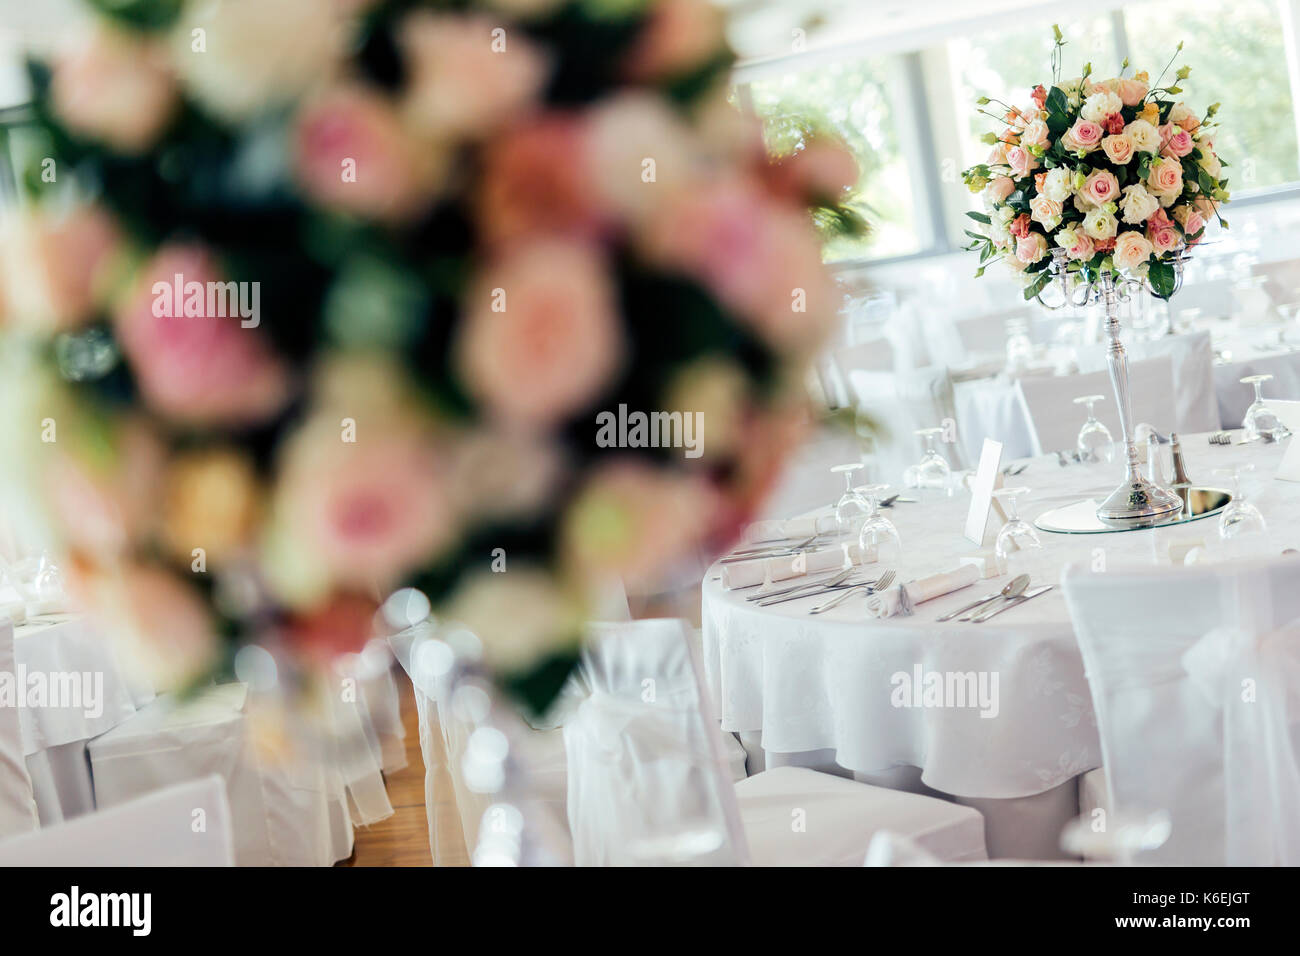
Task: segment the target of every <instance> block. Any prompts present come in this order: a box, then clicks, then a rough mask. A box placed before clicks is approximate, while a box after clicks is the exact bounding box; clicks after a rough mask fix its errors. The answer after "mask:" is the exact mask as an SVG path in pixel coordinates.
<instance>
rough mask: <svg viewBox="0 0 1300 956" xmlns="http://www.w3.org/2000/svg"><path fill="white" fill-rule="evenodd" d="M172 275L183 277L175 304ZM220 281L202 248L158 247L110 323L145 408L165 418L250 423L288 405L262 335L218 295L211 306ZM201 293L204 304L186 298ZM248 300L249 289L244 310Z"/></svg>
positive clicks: (283, 377) (285, 386)
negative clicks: (211, 310)
mask: <svg viewBox="0 0 1300 956" xmlns="http://www.w3.org/2000/svg"><path fill="white" fill-rule="evenodd" d="M177 275H179V276H181V277H182V280H181V281H182V292H183V295H182V297H181V298H180V300H179V301H176V300H177V296H176V295H175V292H174V289H175V281H176V276H177ZM223 280H224V277H223V276H222V275H221V273H220V271H219V269H218V268H217V263H216V261H215V260H214V259H213V256H212V254H211V253H210V252H209V251H208V250H207V249H205V248H204V247H203V246H199V245H167V246H163V247H162V248H160V249H159V250H158V251H157V253H155V255H154V257H153V259H151V260H150V261H149V262H148V263H147V264H146V265H145V266H144V268H142V269H141V270H140V273H139V275H138V277H137V280H136V284H135V290H134V292H132V293H131V294H130V295H128V296H127V297H126V299H125V300H124V301H123V303H122V306H121V308H119V309H118V311H117V313H116V315H115V316H114V325H115V328H116V331H117V338H118V342H119V344H120V345H121V347H122V352H123V353H124V354H125V356H126V360H127V362H128V364H129V365H130V366H131V369H132V371H134V372H135V377H136V383H137V384H138V385H139V387H140V391H141V393H142V394H143V396H144V399H145V402H146V404H148V405H149V406H150V407H151V408H152V409H153V410H154V411H155V412H157V413H159V414H160V415H162V416H164V417H165V418H170V419H173V420H175V421H181V422H186V423H189V424H195V425H247V424H254V423H257V422H262V421H265V420H266V419H268V418H270V417H271V416H272V415H274V414H275V413H276V412H278V411H279V410H280V409H281V408H282V407H283V406H284V404H285V402H286V401H287V400H288V399H289V393H290V388H289V380H288V375H287V373H286V371H285V368H284V366H283V365H282V364H281V362H280V360H279V359H278V358H277V357H276V356H275V355H274V354H273V353H272V351H271V349H270V346H269V345H268V344H267V342H266V340H265V338H264V337H263V332H262V330H261V329H258V328H255V327H248V328H245V327H243V325H242V323H243V322H244V321H245V320H244V319H242V318H241V316H240V315H239V314H238V312H237V311H236V310H232V309H231V308H230V306H229V304H228V303H229V297H228V296H225V294H224V293H222V298H221V299H220V302H218V301H217V296H216V295H215V294H214V290H215V289H216V288H217V286H216V285H214V284H215V283H221V282H222V281H223ZM195 283H197V284H198V286H194V284H195ZM200 287H201V288H202V289H203V290H204V294H203V297H202V299H201V300H200V299H199V298H198V296H197V295H195V296H194V297H193V298H191V291H192V290H193V289H196V288H200ZM251 295H252V292H251V290H250V291H249V292H248V298H246V299H245V302H246V303H247V302H251ZM210 303H211V304H212V305H215V306H218V309H217V310H216V312H217V314H208V309H209V304H210ZM187 305H188V306H189V308H187ZM232 311H235V314H233V315H231V314H230V313H231V312H232ZM220 312H225V313H226V314H225V316H224V317H223V316H222V315H220V314H219V313H220ZM258 320H259V321H260V317H259V319H258Z"/></svg>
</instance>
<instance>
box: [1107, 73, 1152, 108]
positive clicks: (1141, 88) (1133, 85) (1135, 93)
mask: <svg viewBox="0 0 1300 956" xmlns="http://www.w3.org/2000/svg"><path fill="white" fill-rule="evenodd" d="M1149 89H1150V87H1149V86H1147V84H1145V83H1143V82H1142V81H1141V80H1138V79H1133V78H1128V79H1120V80H1119V81H1118V82H1117V83H1116V84H1115V92H1116V93H1118V94H1119V98H1120V100H1121V101H1122V102H1123V103H1124V105H1125V106H1137V105H1138V104H1139V103H1141V102H1142V100H1143V99H1145V98H1146V95H1147V91H1148V90H1149Z"/></svg>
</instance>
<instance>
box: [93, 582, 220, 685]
mask: <svg viewBox="0 0 1300 956" xmlns="http://www.w3.org/2000/svg"><path fill="white" fill-rule="evenodd" d="M100 585H101V586H102V588H103V590H102V591H100V592H99V594H98V598H99V600H95V601H94V603H95V604H96V605H99V606H106V607H109V608H113V609H117V610H120V611H121V612H122V613H123V614H124V615H125V620H124V621H123V623H124V624H125V626H126V627H128V628H129V629H130V633H131V635H132V637H133V638H134V640H133V641H131V642H129V643H128V644H127V645H126V646H127V647H129V648H131V649H133V650H134V651H135V652H136V655H137V656H135V657H134V659H132V660H130V665H129V666H131V665H133V666H132V669H133V670H135V671H137V672H140V673H142V675H143V676H144V677H145V678H146V679H147V680H148V681H149V682H150V683H151V684H152V685H153V686H154V687H156V688H157V689H158V690H159V691H162V690H180V689H182V688H184V687H185V686H187V685H189V684H191V683H192V682H193V681H194V680H195V679H197V678H199V677H201V676H203V674H204V673H205V672H206V671H207V670H208V669H209V668H211V667H212V666H214V665H215V664H216V663H217V660H218V658H219V656H220V647H221V644H220V641H219V640H218V638H217V632H216V628H215V626H214V623H213V621H212V618H211V616H210V614H209V613H208V609H207V604H206V602H205V601H204V598H203V595H202V594H201V593H200V592H199V589H198V588H196V587H195V586H194V585H192V584H190V583H189V582H188V581H186V580H184V579H182V578H180V577H178V576H177V575H175V574H173V573H171V572H170V571H167V570H164V569H163V568H161V567H159V566H157V565H149V564H130V565H127V566H126V567H125V568H123V570H122V573H121V575H120V576H113V577H112V579H111V581H110V580H103V581H101V582H100ZM92 600H94V599H92ZM101 602H103V603H102V604H101Z"/></svg>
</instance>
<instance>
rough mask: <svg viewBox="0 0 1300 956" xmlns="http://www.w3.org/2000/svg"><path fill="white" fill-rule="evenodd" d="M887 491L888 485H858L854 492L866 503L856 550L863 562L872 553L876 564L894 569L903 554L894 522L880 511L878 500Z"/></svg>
mask: <svg viewBox="0 0 1300 956" xmlns="http://www.w3.org/2000/svg"><path fill="white" fill-rule="evenodd" d="M888 489H889V485H860V486H859V487H858V488H857V489H856V490H857V492H858V494H860V495H861V496H862V497H863V498H864V499H865V500H866V502H867V507H868V508H869V510H868V511H867V517H866V520H864V521H863V522H862V530H861V531H859V532H858V548H859V550H860V551H861V552H862V559H863V561H866V560H867V556H868V555H869V554H872V552H873V551H874V558H873V560H875V561H876V562H877V563H878V564H880V565H882V566H888V567H896V566H897V565H898V563H899V558H900V557H901V555H902V553H903V542H902V538H900V537H899V534H898V528H896V527H895V526H894V522H892V521H890V520H889V519H888V518H886V517H885V516H884V515H883V514H882V513H881V510H880V498H881V496H882V495H883V494H884V493H885V492H886V491H887V490H888Z"/></svg>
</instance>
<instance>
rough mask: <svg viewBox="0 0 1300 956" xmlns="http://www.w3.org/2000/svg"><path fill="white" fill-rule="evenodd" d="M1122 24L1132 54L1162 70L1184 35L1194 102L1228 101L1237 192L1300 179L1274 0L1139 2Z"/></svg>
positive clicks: (1226, 119)
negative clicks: (1226, 2)
mask: <svg viewBox="0 0 1300 956" xmlns="http://www.w3.org/2000/svg"><path fill="white" fill-rule="evenodd" d="M1171 24H1176V28H1175V29H1171V27H1170V25H1171ZM1124 26H1125V30H1126V32H1127V34H1128V42H1129V48H1130V49H1131V50H1132V51H1133V53H1132V56H1133V62H1135V63H1147V64H1153V65H1154V67H1153V68H1154V69H1156V70H1159V69H1160V67H1162V66H1164V64H1165V63H1166V62H1168V60H1169V58H1170V56H1172V55H1173V52H1174V48H1175V47H1176V46H1177V45H1178V41H1179V40H1182V41H1183V52H1182V53H1181V54H1180V55H1179V62H1180V63H1185V64H1187V65H1188V66H1190V67H1191V68H1192V75H1191V76H1190V77H1188V79H1187V82H1186V83H1184V84H1183V86H1184V88H1185V90H1186V96H1187V99H1188V101H1189V105H1191V106H1192V107H1193V108H1194V109H1197V110H1201V109H1204V108H1205V107H1206V106H1208V105H1209V104H1210V103H1211V102H1214V101H1215V100H1217V101H1219V102H1220V103H1222V104H1223V105H1222V107H1221V109H1220V111H1219V119H1220V120H1222V121H1223V126H1222V127H1221V133H1220V135H1219V140H1218V144H1217V145H1218V150H1219V153H1220V154H1222V156H1223V157H1224V158H1225V159H1227V160H1228V161H1229V162H1230V163H1231V164H1232V166H1231V168H1230V169H1229V171H1228V173H1227V174H1226V175H1227V176H1228V185H1229V188H1231V189H1232V190H1233V192H1235V193H1240V192H1241V191H1243V190H1250V189H1259V188H1263V187H1269V186H1281V185H1283V184H1284V183H1293V182H1295V181H1296V180H1297V179H1300V166H1298V165H1297V158H1296V127H1295V118H1294V117H1295V113H1294V106H1293V101H1292V96H1293V95H1294V94H1293V92H1292V90H1291V85H1290V83H1288V82H1287V61H1286V49H1285V48H1284V46H1283V40H1282V30H1281V29H1280V26H1279V17H1278V6H1277V3H1276V0H1233V2H1232V3H1231V4H1230V5H1227V6H1225V5H1224V4H1223V3H1221V2H1218V0H1215V2H1206V0H1193V2H1191V3H1189V2H1187V0H1179V2H1174V3H1171V2H1169V0H1159V2H1157V3H1140V4H1135V5H1134V6H1132V7H1130V8H1127V9H1126V10H1125V11H1124ZM1170 72H1173V71H1172V70H1171V71H1170ZM1151 78H1152V80H1154V79H1155V75H1154V73H1153V74H1152V77H1151Z"/></svg>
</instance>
